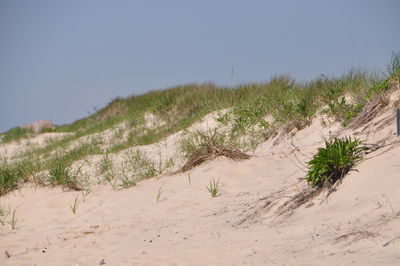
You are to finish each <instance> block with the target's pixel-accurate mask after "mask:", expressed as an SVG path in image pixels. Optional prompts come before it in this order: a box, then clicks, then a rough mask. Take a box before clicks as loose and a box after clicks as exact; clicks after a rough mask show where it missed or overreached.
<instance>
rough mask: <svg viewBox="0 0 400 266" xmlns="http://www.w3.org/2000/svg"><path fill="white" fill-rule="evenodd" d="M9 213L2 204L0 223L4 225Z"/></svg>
mask: <svg viewBox="0 0 400 266" xmlns="http://www.w3.org/2000/svg"><path fill="white" fill-rule="evenodd" d="M7 216H8V213H7V212H6V211H5V210H4V209H3V207H1V205H0V224H1V225H2V226H4V224H5V221H6V219H7Z"/></svg>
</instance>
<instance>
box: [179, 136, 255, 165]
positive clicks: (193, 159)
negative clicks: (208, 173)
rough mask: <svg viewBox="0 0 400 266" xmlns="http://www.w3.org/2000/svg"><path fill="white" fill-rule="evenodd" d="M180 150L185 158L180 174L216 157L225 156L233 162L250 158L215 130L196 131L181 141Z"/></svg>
mask: <svg viewBox="0 0 400 266" xmlns="http://www.w3.org/2000/svg"><path fill="white" fill-rule="evenodd" d="M180 149H181V151H182V153H183V154H184V157H185V158H187V161H186V163H185V164H184V166H183V167H182V169H181V170H182V172H185V171H188V170H190V169H192V168H193V167H196V166H198V165H200V164H202V163H204V162H206V161H208V160H212V159H215V158H216V157H218V156H225V157H228V158H231V159H234V160H245V159H249V158H250V156H249V155H248V154H246V153H244V152H242V151H240V150H238V149H237V148H235V147H234V145H233V144H232V143H231V142H230V141H229V140H228V137H227V135H226V134H225V133H224V132H220V131H218V130H216V129H214V130H208V131H197V132H195V133H194V134H191V135H189V136H188V137H187V138H185V139H183V140H182V141H181V143H180Z"/></svg>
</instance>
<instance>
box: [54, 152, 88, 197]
mask: <svg viewBox="0 0 400 266" xmlns="http://www.w3.org/2000/svg"><path fill="white" fill-rule="evenodd" d="M48 182H49V183H50V184H51V185H53V186H61V187H63V188H66V189H70V190H76V191H80V190H82V189H83V184H82V180H81V169H80V168H78V169H73V168H72V166H71V164H70V163H69V162H68V159H67V157H65V156H62V155H57V156H56V157H55V158H54V160H52V161H51V163H50V165H49V174H48Z"/></svg>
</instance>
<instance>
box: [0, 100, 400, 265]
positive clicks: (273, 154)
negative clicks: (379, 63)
mask: <svg viewBox="0 0 400 266" xmlns="http://www.w3.org/2000/svg"><path fill="white" fill-rule="evenodd" d="M392 115H393V110H392V109H391V107H390V106H389V107H387V110H386V111H385V112H384V113H382V114H381V115H380V116H378V117H377V118H375V119H374V120H373V121H372V122H371V123H369V124H370V125H374V126H373V128H370V129H367V128H366V129H365V130H364V131H362V128H360V129H357V130H356V131H355V132H358V137H359V138H360V139H367V140H368V142H371V143H377V142H379V141H381V140H386V143H395V142H396V141H398V139H397V138H396V137H395V136H394V135H393V132H394V128H395V126H394V121H392V122H390V123H389V124H387V125H385V126H383V127H382V128H381V129H379V130H374V128H377V127H378V126H379V125H380V124H379V123H381V124H383V122H382V121H383V120H385V118H388V117H390V116H392ZM379 121H381V122H379ZM206 122H207V121H205V122H204V123H206ZM374 123H375V124H374ZM376 123H377V124H376ZM196 126H198V125H196ZM208 126H210V125H208ZM350 133H354V132H351V131H349V130H346V131H343V130H341V129H340V126H339V125H337V124H332V125H331V126H329V127H325V128H323V127H322V126H321V125H320V122H319V120H318V119H316V120H315V121H314V123H313V124H312V125H311V126H310V127H308V128H306V129H303V130H301V131H299V132H297V133H296V134H295V135H294V136H290V135H286V136H283V137H282V136H278V137H281V140H280V141H279V143H278V144H275V145H274V144H273V143H274V142H275V140H276V139H272V140H269V141H267V142H266V143H264V144H263V145H261V146H260V148H259V149H258V150H257V151H256V152H255V154H254V157H252V158H251V159H250V160H247V161H240V162H238V161H232V160H230V159H227V158H223V157H221V158H218V159H216V160H214V161H212V162H208V163H206V164H203V165H201V166H199V167H197V168H195V169H193V170H191V171H190V179H191V184H190V183H189V179H188V174H189V173H188V172H186V173H180V174H175V175H163V176H159V177H157V178H153V179H149V180H146V181H143V182H140V183H139V184H138V185H137V186H135V187H131V188H129V189H123V190H120V191H114V190H112V189H111V186H109V185H93V187H92V192H91V193H90V194H88V196H87V197H86V198H85V200H84V201H83V197H82V195H81V194H80V192H62V191H61V189H58V188H48V187H46V188H35V187H33V186H29V185H27V186H25V187H23V188H22V189H20V190H19V191H16V192H13V193H10V194H8V195H6V196H4V197H2V198H1V199H0V200H1V205H2V206H11V208H12V209H13V208H16V207H18V208H17V211H16V214H17V219H18V221H17V229H16V230H11V228H10V226H0V239H1V241H0V265H99V263H100V262H101V261H102V260H103V259H104V262H105V264H104V265H350V264H354V265H400V147H399V146H398V145H397V144H393V145H390V146H387V147H384V148H381V149H379V150H377V151H375V152H373V153H370V154H368V155H367V157H366V160H364V161H362V162H361V163H360V164H358V165H357V166H356V169H357V171H352V172H351V173H350V174H349V175H348V176H346V178H345V179H344V180H343V182H342V184H340V185H339V187H338V190H337V191H336V192H334V193H332V194H331V195H330V196H329V197H328V198H326V197H325V195H320V196H319V197H317V198H316V199H313V200H312V201H311V202H312V203H313V204H306V205H303V206H301V207H300V208H299V209H297V210H294V212H293V213H292V215H288V214H284V215H281V216H278V215H277V213H278V212H279V210H280V209H281V208H282V204H283V203H284V202H285V201H287V200H288V199H289V198H290V197H291V196H293V195H295V194H296V192H298V191H299V190H300V189H301V188H304V187H305V183H304V181H303V179H304V177H305V168H304V166H302V164H304V163H305V162H306V161H308V160H309V156H311V155H312V154H313V153H314V152H315V151H316V149H317V147H321V146H322V145H323V137H327V136H329V135H349V134H350ZM179 134H180V133H179ZM179 134H176V135H179ZM278 137H277V138H278ZM167 140H168V141H169V142H170V143H171V144H170V146H169V148H167V149H171V150H174V147H175V148H176V143H175V142H176V141H175V142H174V136H171V137H169V138H168V139H167ZM167 147H168V145H167ZM171 147H172V148H171ZM142 148H143V149H146V148H147V149H150V148H149V147H142ZM296 148H299V150H297V149H296ZM217 178H220V183H221V185H222V186H221V195H220V196H218V197H216V198H211V196H210V193H209V192H208V191H207V190H206V188H205V186H206V185H208V183H209V181H210V180H211V179H217ZM161 186H164V190H163V192H162V194H161V197H160V201H159V202H157V201H156V197H157V193H158V191H159V189H160V187H161ZM78 194H80V196H79V206H78V209H77V213H76V214H75V215H74V214H73V213H72V211H71V209H70V206H71V205H72V204H73V202H74V199H75V197H76V195H78ZM271 195H272V197H267V196H271ZM396 238H398V239H396ZM6 250H7V251H8V253H9V254H10V255H11V257H10V258H6V255H5V251H6Z"/></svg>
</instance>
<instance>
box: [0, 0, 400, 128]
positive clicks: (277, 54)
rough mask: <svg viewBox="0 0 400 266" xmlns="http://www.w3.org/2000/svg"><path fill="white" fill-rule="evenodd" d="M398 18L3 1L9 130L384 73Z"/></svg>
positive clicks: (325, 11)
mask: <svg viewBox="0 0 400 266" xmlns="http://www.w3.org/2000/svg"><path fill="white" fill-rule="evenodd" d="M399 14H400V1H398V0H375V1H372V0H335V1H333V0H302V1H300V0H264V1H262V0H259V1H257V0H247V1H245V0H241V1H239V0H237V1H236V0H197V1H194V0H180V1H178V0H159V1H155V0H143V1H139V0H137V1H135V0H130V1H128V0H126V1H123V0H65V1H61V0H47V1H46V0H35V1H30V0H26V1H24V0H0V129H2V130H3V131H4V130H7V129H9V128H11V127H15V126H18V125H21V124H24V123H29V122H33V121H35V120H38V119H52V120H53V121H54V122H55V123H56V124H63V123H70V122H73V121H75V120H77V119H80V118H82V117H85V116H87V114H88V112H93V110H94V108H98V107H103V106H104V105H105V104H107V103H108V102H109V101H110V100H111V99H112V98H115V97H116V96H128V95H132V94H141V93H143V92H146V91H149V90H154V89H162V88H166V87H169V86H173V85H178V84H184V83H191V82H207V81H213V82H215V83H217V84H222V85H231V83H234V84H237V83H242V82H249V81H264V80H268V79H269V78H270V77H271V76H273V75H274V74H282V73H289V74H291V75H292V76H293V77H295V78H296V79H299V80H307V79H310V78H313V77H316V76H318V75H320V74H321V73H324V74H326V75H338V74H340V73H343V72H344V71H346V70H348V69H350V68H351V67H362V68H364V69H367V70H380V71H383V70H384V69H385V65H386V63H388V61H389V59H390V55H391V53H392V52H393V51H400V15H399ZM232 68H233V69H234V72H233V79H232V80H231V71H232Z"/></svg>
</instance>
